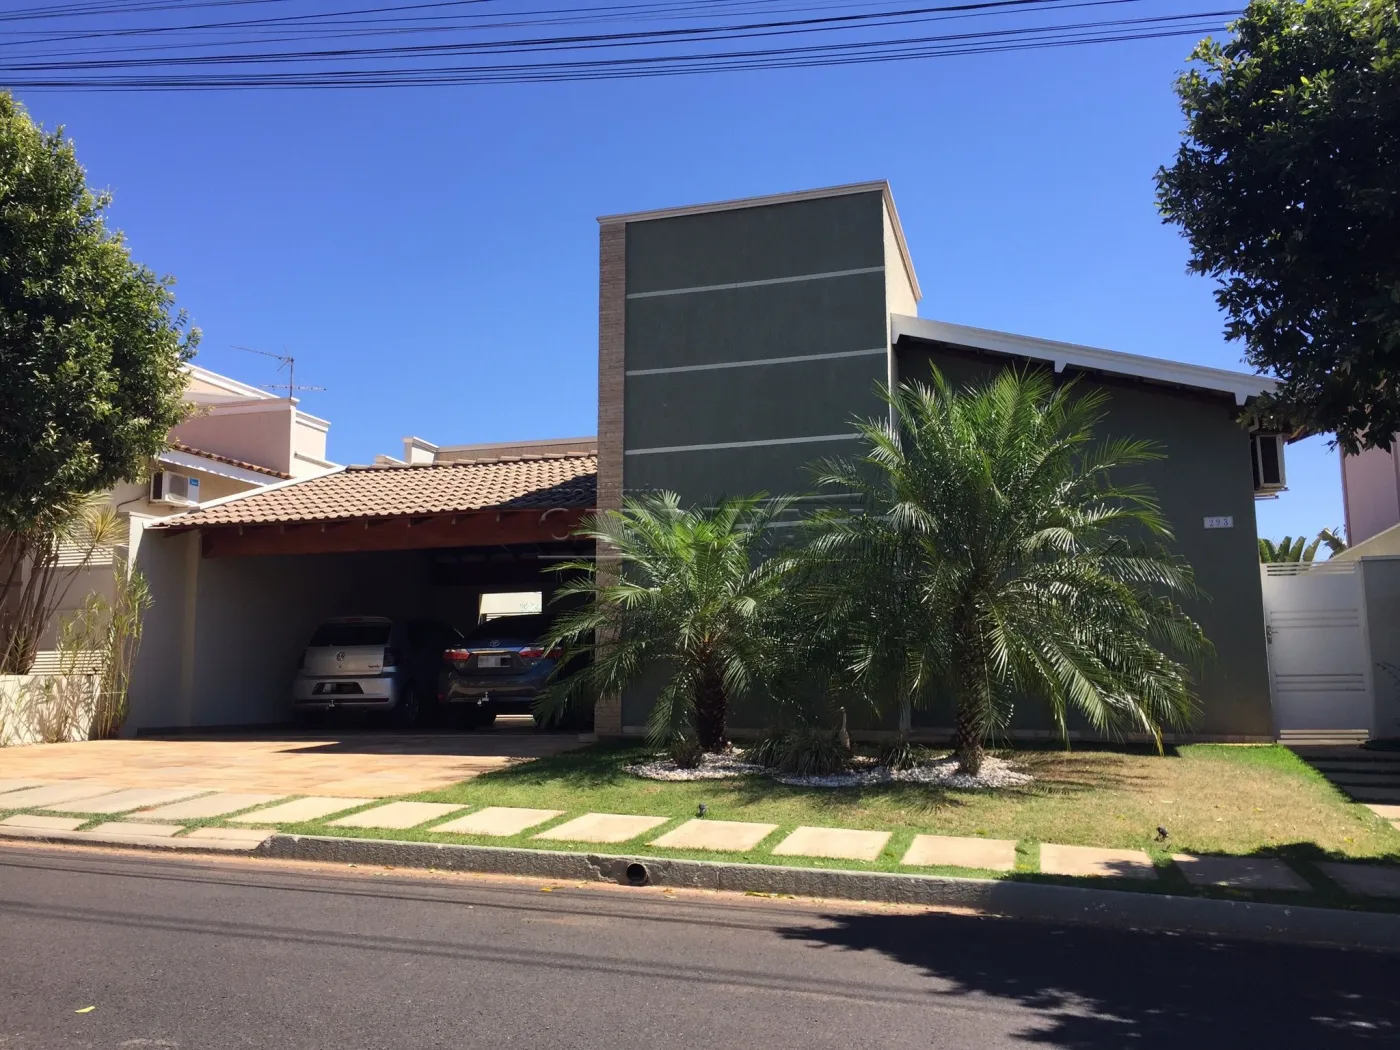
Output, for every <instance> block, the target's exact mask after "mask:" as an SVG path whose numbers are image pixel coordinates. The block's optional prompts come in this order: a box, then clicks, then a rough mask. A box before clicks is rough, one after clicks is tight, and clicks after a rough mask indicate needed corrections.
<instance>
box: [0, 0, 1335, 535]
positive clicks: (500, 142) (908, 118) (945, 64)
mask: <svg viewBox="0 0 1400 1050" xmlns="http://www.w3.org/2000/svg"><path fill="white" fill-rule="evenodd" d="M1147 6H1149V7H1159V8H1160V10H1164V11H1165V10H1172V9H1174V8H1176V6H1177V5H1169V4H1165V3H1164V0H1152V3H1150V4H1148V5H1147ZM1227 6H1228V5H1227ZM1190 45H1191V42H1190V40H1188V39H1180V38H1178V39H1168V40H1156V41H1142V42H1135V43H1122V44H1111V45H1103V46H1095V47H1081V48H1064V49H1056V50H1049V51H1040V52H1024V53H1014V54H1002V55H986V56H976V57H959V58H951V59H942V60H932V61H918V62H909V63H902V64H892V65H865V66H855V67H845V68H828V69H811V70H792V71H781V72H755V73H739V74H718V75H709V76H700V77H685V78H673V79H653V80H642V81H622V82H601V83H575V84H561V85H508V86H486V87H449V88H419V89H401V88H400V89H384V90H378V91H365V92H351V91H328V92H315V91H300V92H256V91H254V92H239V93H218V92H210V93H186V94H175V93H165V94H101V93H92V94H87V93H76V92H63V91H21V92H20V93H19V94H20V97H21V98H22V100H23V101H24V102H25V103H26V104H27V105H28V106H29V108H30V110H31V112H32V113H33V114H34V115H35V116H36V117H38V118H39V119H40V120H42V121H43V122H44V123H46V124H48V125H50V126H52V125H54V124H59V123H62V124H65V125H67V128H68V131H69V133H70V135H71V136H72V137H73V138H74V139H75V141H76V144H77V148H78V153H79V157H80V159H81V160H82V162H83V163H84V164H85V165H86V167H87V169H88V173H89V179H90V181H91V182H92V183H93V184H94V185H97V186H105V187H108V188H110V189H111V190H112V192H113V193H114V194H115V198H116V200H115V204H114V207H113V209H112V215H113V218H114V221H115V223H116V224H117V225H118V226H120V227H121V228H122V229H123V230H125V231H126V233H127V236H128V238H129V241H130V244H131V247H132V249H133V252H134V254H135V256H136V257H137V258H138V259H140V260H141V261H142V262H145V263H146V264H148V265H150V266H151V267H153V268H154V269H156V270H157V271H160V272H168V273H172V274H175V275H176V276H177V277H178V280H179V284H178V288H177V293H178V297H179V301H180V303H181V304H182V305H183V306H184V307H185V308H186V309H187V310H188V311H189V313H190V315H191V317H192V318H193V320H194V322H195V323H196V324H198V325H199V327H200V328H202V329H203V332H204V342H203V345H202V347H201V349H200V353H199V357H198V362H199V363H200V364H202V365H204V366H206V367H208V368H212V369H214V370H216V371H220V372H226V373H228V374H231V375H233V376H236V377H237V378H239V379H243V380H245V381H248V382H253V383H271V382H277V381H279V377H278V376H277V375H275V374H274V373H275V368H276V365H275V362H272V361H268V360H265V359H263V358H258V357H254V356H251V355H247V354H242V353H239V352H237V351H235V350H232V349H230V347H231V346H232V345H233V344H242V345H246V346H253V347H258V348H261V349H265V350H272V351H277V352H282V351H284V350H285V352H287V353H291V354H294V355H295V356H296V359H297V379H298V381H299V382H304V383H312V384H319V385H323V386H325V387H327V388H328V389H327V390H326V392H324V393H308V394H306V395H304V400H303V405H304V407H305V408H306V409H308V410H309V411H311V412H314V413H316V414H318V415H321V416H325V417H327V418H329V419H330V420H331V421H332V428H331V432H330V444H329V454H330V456H331V457H332V458H333V459H336V460H338V461H341V462H366V461H368V460H369V459H371V458H372V457H373V456H374V454H375V453H377V452H388V453H392V454H398V453H399V450H400V438H401V437H403V436H404V435H407V434H415V435H419V436H421V437H424V438H426V439H428V440H430V441H434V442H439V443H457V442H470V441H500V440H507V439H515V438H525V437H547V436H569V435H575V434H587V433H592V432H593V431H594V428H595V397H596V379H595V368H596V352H597V285H596V280H597V226H596V223H595V217H596V216H598V215H602V214H607V213H611V212H620V211H633V210H639V209H644V208H652V207H663V206H669V205H679V204H688V203H697V202H702V201H710V200H719V199H724V198H730V197H740V196H749V195H753V194H763V193H773V192H781V191H786V190H796V189H803V188H808V187H817V186H826V185H832V184H836V183H843V182H852V181H859V180H866V179H879V178H886V179H889V180H890V182H891V183H892V185H893V188H894V195H895V200H896V203H897V205H898V207H899V211H900V217H901V219H902V220H903V224H904V229H905V232H906V234H907V237H908V241H909V245H910V249H911V251H912V254H913V258H914V264H915V266H916V268H917V270H918V273H919V277H920V280H921V282H922V285H923V288H924V300H923V303H922V304H921V307H920V312H921V314H922V315H923V316H925V317H932V318H938V319H940V320H948V321H954V322H959V323H963V324H972V325H978V326H982V327H987V328H996V329H1003V330H1007V331H1013V332H1020V333H1025V334H1030V335H1036V336H1043V337H1047V338H1052V339H1063V340H1069V341H1073V342H1079V343H1086V344H1090V345H1094V346H1101V347H1107V348H1110V349H1115V350H1124V351H1130V352H1133V353H1139V354H1149V355H1154V356H1159V357H1166V358H1173V359H1176V360H1182V361H1191V362H1197V363H1201V364H1209V365H1215V366H1218V367H1225V368H1240V369H1243V365H1242V364H1241V363H1240V354H1239V350H1238V348H1237V347H1236V346H1233V345H1227V344H1226V343H1225V341H1224V339H1223V338H1222V336H1221V318H1220V316H1219V314H1218V313H1217V311H1216V308H1215V304H1214V301H1213V300H1212V297H1211V290H1212V289H1211V285H1210V283H1209V282H1208V281H1206V280H1205V279H1202V278H1199V277H1192V276H1188V275H1187V274H1186V273H1185V262H1186V256H1187V251H1186V245H1185V243H1184V241H1183V240H1182V239H1181V238H1180V236H1179V235H1178V234H1177V232H1176V231H1175V230H1174V229H1172V228H1169V227H1166V226H1163V225H1162V224H1161V223H1160V221H1159V220H1158V217H1157V215H1156V212H1155V209H1154V204H1153V184H1152V174H1153V172H1154V170H1155V169H1156V167H1157V165H1158V164H1160V163H1162V162H1164V161H1166V160H1168V159H1169V158H1170V157H1171V155H1172V153H1173V151H1174V149H1175V147H1176V144H1177V141H1178V137H1177V136H1178V130H1179V128H1180V126H1181V117H1180V114H1179V111H1178V109H1177V107H1176V102H1175V98H1174V96H1173V94H1172V92H1171V81H1172V78H1173V76H1174V75H1175V73H1176V72H1177V71H1178V70H1180V69H1181V68H1183V67H1184V65H1185V56H1186V54H1187V53H1188V52H1189V50H1190ZM1288 471H1289V479H1290V484H1291V491H1289V492H1288V493H1286V494H1285V495H1284V496H1283V498H1281V499H1279V500H1276V501H1268V502H1264V503H1261V504H1259V505H1258V506H1259V515H1260V529H1261V532H1262V533H1263V534H1265V535H1272V536H1281V535H1283V534H1284V533H1285V532H1292V533H1298V532H1305V533H1308V534H1312V533H1315V532H1316V531H1317V530H1318V529H1319V528H1322V527H1324V526H1334V525H1339V524H1340V523H1341V521H1342V508H1341V492H1340V483H1339V480H1338V468H1337V461H1336V456H1335V455H1334V454H1331V453H1329V452H1328V451H1327V449H1326V447H1325V442H1324V441H1323V440H1322V439H1313V440H1310V441H1308V442H1305V443H1302V444H1301V445H1295V446H1293V447H1292V448H1291V449H1290V450H1289V456H1288Z"/></svg>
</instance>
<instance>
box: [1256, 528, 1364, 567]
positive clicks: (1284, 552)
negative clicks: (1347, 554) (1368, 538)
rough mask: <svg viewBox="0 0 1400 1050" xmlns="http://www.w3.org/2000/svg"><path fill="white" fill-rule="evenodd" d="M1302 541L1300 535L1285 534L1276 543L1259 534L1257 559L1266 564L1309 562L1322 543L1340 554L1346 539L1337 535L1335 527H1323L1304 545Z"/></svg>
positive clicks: (1315, 555)
mask: <svg viewBox="0 0 1400 1050" xmlns="http://www.w3.org/2000/svg"><path fill="white" fill-rule="evenodd" d="M1303 543H1304V540H1303V537H1302V536H1299V537H1297V538H1296V539H1295V538H1294V537H1292V536H1285V537H1284V538H1283V539H1282V540H1280V541H1279V542H1278V543H1275V542H1274V541H1273V540H1270V539H1265V538H1264V537H1262V536H1261V537H1259V560H1260V561H1261V562H1264V563H1266V564H1267V563H1277V562H1311V561H1314V560H1316V558H1317V552H1318V550H1319V549H1320V548H1321V547H1323V546H1324V545H1325V546H1326V547H1327V549H1328V550H1329V551H1330V552H1331V553H1333V554H1341V553H1342V551H1344V550H1346V549H1347V544H1346V540H1344V539H1342V538H1341V536H1340V535H1338V532H1337V530H1336V529H1323V530H1322V531H1321V532H1319V533H1318V534H1317V536H1316V537H1315V538H1314V539H1313V541H1312V542H1311V543H1309V544H1308V545H1307V546H1306V547H1305V546H1303Z"/></svg>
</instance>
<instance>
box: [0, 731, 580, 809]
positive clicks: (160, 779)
mask: <svg viewBox="0 0 1400 1050" xmlns="http://www.w3.org/2000/svg"><path fill="white" fill-rule="evenodd" d="M578 746H579V741H578V737H577V735H575V734H552V733H536V732H533V731H531V730H528V729H519V730H515V729H511V728H501V729H497V730H494V731H488V732H483V733H422V734H401V733H372V732H356V731H354V730H349V731H347V732H344V733H336V732H316V733H296V732H287V733H265V734H251V733H250V734H208V735H204V736H194V735H188V736H179V737H162V738H154V739H150V738H144V737H143V738H140V739H136V740H94V741H85V742H82V743H73V744H36V745H34V746H31V747H15V748H6V749H4V750H3V751H0V764H2V766H3V776H4V777H5V778H6V779H13V780H32V781H36V782H41V783H52V782H55V781H61V780H77V779H91V780H98V781H101V782H102V783H104V784H110V785H111V786H113V787H149V788H160V787H200V788H208V789H217V790H222V791H255V792H266V793H268V794H275V795H348V796H354V797H357V798H383V797H384V796H386V795H403V794H410V793H413V792H417V791H431V790H434V789H437V788H442V787H446V786H447V785H449V784H454V783H456V782H457V781H459V780H466V779H467V778H469V777H474V776H476V775H477V774H479V773H485V772H488V771H490V770H492V769H500V768H501V767H502V766H505V765H509V764H510V763H512V762H518V761H521V760H524V759H530V758H538V757H541V756H546V755H555V754H558V753H559V752H561V751H568V750H570V749H571V748H575V747H578Z"/></svg>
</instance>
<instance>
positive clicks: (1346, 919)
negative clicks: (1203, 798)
mask: <svg viewBox="0 0 1400 1050" xmlns="http://www.w3.org/2000/svg"><path fill="white" fill-rule="evenodd" d="M253 855H254V856H262V857H273V858H277V859H281V860H309V861H323V862H332V863H340V864H379V865H385V866H389V867H395V868H437V869H439V870H442V871H472V872H479V873H484V874H495V875H523V876H532V877H535V878H545V879H559V880H561V881H562V880H571V881H582V882H613V883H620V884H622V885H629V884H636V883H634V882H633V881H632V879H630V878H629V873H628V868H629V866H631V865H634V864H640V865H643V866H644V867H645V875H646V883H645V884H646V885H651V886H673V887H676V888H685V889H703V890H725V891H729V892H737V893H772V894H790V895H792V896H794V897H818V898H839V899H844V900H859V901H877V902H881V903H888V904H917V905H929V906H934V907H943V908H961V909H967V910H970V911H975V912H979V913H982V914H984V915H988V916H996V917H1001V918H1010V919H1022V920H1030V921H1034V922H1048V923H1073V924H1076V925H1084V926H1099V927H1107V928H1114V929H1129V930H1141V931H1154V932H1162V933H1180V934H1190V935H1193V936H1217V937H1229V938H1236V939H1240V940H1250V941H1267V942H1275V943H1287V944H1307V945H1318V946H1326V947H1332V948H1337V947H1342V948H1364V949H1370V950H1376V951H1387V952H1400V914H1393V913H1386V912H1350V911H1341V910H1333V909H1329V908H1312V907H1291V906H1289V905H1283V904H1256V903H1253V902H1249V901H1226V900H1215V899H1212V898H1206V897H1176V896H1171V895H1168V894H1156V893H1134V892H1130V891H1129V892H1125V891H1118V890H1100V889H1085V888H1081V887H1077V886H1055V885H1048V884H1045V883H1030V882H1011V881H1006V880H993V879H964V878H955V877H952V876H946V875H903V874H899V873H893V872H883V871H840V870H835V869H831V868H784V867H777V866H774V865H770V864H725V863H718V862H715V861H705V860H673V859H668V858H659V857H648V856H641V855H626V856H621V855H610V854H601V853H565V852H560V851H557V850H536V849H518V848H511V847H505V846H461V845H454V844H449V843H436V842H397V841H393V840H389V839H352V838H332V837H327V836H318V835H274V836H272V837H271V838H270V839H268V840H267V841H266V842H264V843H263V844H262V845H261V846H259V847H258V848H257V849H255V850H254V851H253ZM634 874H635V873H634Z"/></svg>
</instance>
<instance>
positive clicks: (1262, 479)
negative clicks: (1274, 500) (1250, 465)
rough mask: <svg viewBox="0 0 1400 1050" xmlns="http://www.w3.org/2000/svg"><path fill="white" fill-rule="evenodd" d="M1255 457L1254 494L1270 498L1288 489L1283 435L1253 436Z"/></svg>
mask: <svg viewBox="0 0 1400 1050" xmlns="http://www.w3.org/2000/svg"><path fill="white" fill-rule="evenodd" d="M1250 446H1251V449H1250V450H1251V452H1252V453H1253V456H1254V494H1255V495H1256V496H1269V495H1273V494H1274V493H1276V492H1282V491H1283V490H1284V489H1286V488H1288V476H1287V475H1286V474H1285V473H1284V469H1283V435H1282V434H1251V435H1250Z"/></svg>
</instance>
